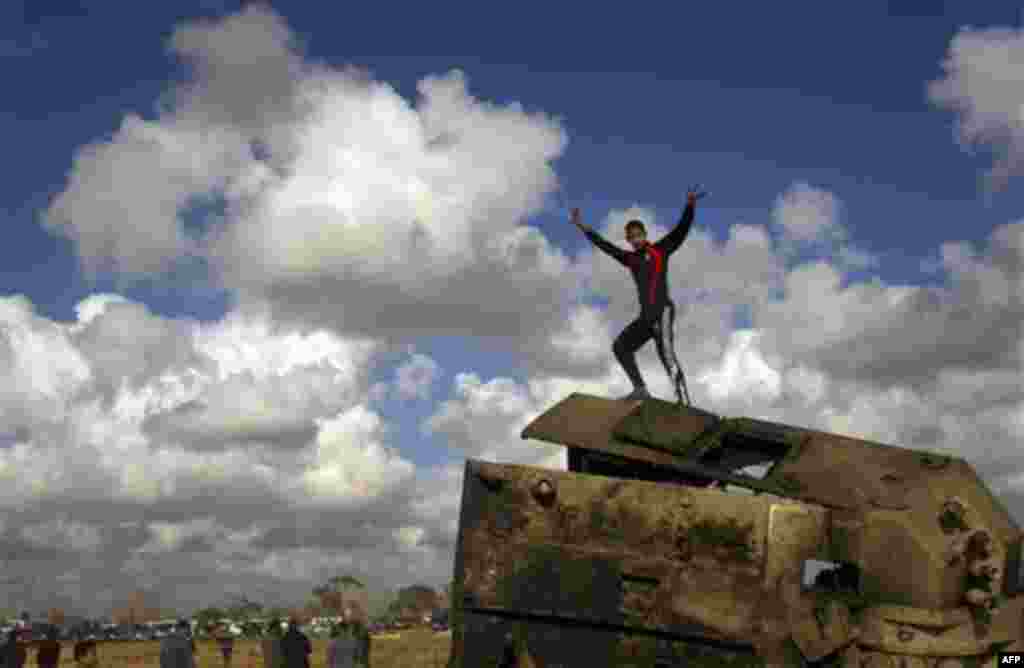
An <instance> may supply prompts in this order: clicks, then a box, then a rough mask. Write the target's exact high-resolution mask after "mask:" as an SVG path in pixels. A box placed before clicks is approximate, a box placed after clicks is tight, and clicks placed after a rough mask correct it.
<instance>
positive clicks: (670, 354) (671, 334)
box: [654, 301, 690, 405]
mask: <svg viewBox="0 0 1024 668" xmlns="http://www.w3.org/2000/svg"><path fill="white" fill-rule="evenodd" d="M675 321H676V306H675V304H673V303H672V302H671V301H670V302H668V304H667V305H666V306H665V309H664V310H663V311H662V312H661V316H660V317H659V318H658V321H657V325H656V327H655V334H656V336H655V339H654V341H655V344H656V345H657V348H658V357H659V358H660V359H661V364H662V366H664V367H665V373H667V374H668V380H669V382H670V383H672V386H673V387H674V388H675V392H676V399H677V400H678V401H679V403H683V401H684V400H685V401H686V404H687V405H690V393H689V391H688V390H687V388H686V376H685V375H683V367H682V365H681V364H680V363H679V358H678V357H676V346H675V338H676V337H675Z"/></svg>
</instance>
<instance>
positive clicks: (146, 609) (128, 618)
mask: <svg viewBox="0 0 1024 668" xmlns="http://www.w3.org/2000/svg"><path fill="white" fill-rule="evenodd" d="M159 614H160V611H159V610H158V609H157V608H155V607H150V606H149V605H147V595H146V593H145V592H142V591H139V590H136V591H134V592H132V593H131V594H130V595H129V596H128V601H127V602H126V603H124V604H123V605H120V606H118V607H116V608H115V609H114V612H113V614H112V615H111V616H112V617H113V620H114V623H115V624H131V625H134V624H145V623H146V622H155V621H156V620H157V619H159Z"/></svg>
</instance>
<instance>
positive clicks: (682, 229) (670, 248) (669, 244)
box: [654, 204, 694, 254]
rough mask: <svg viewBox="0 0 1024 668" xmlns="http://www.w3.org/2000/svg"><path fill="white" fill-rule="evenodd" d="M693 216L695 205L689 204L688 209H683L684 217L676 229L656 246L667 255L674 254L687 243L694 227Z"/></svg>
mask: <svg viewBox="0 0 1024 668" xmlns="http://www.w3.org/2000/svg"><path fill="white" fill-rule="evenodd" d="M693 216H694V210H693V205H692V204H687V205H686V208H685V209H683V216H682V218H680V219H679V222H678V223H677V224H676V226H675V228H673V229H672V231H671V232H669V233H668V234H666V235H665V236H664V237H662V238H661V240H659V241H658V242H657V243H656V244H654V245H655V246H657V247H658V248H660V249H662V250H663V251H665V253H666V254H671V253H674V252H675V250H676V249H677V248H679V247H680V246H682V245H683V242H684V241H686V236H687V235H688V234H689V233H690V228H691V227H692V226H693Z"/></svg>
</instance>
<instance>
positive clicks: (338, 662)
mask: <svg viewBox="0 0 1024 668" xmlns="http://www.w3.org/2000/svg"><path fill="white" fill-rule="evenodd" d="M355 665H356V637H355V635H354V634H353V633H352V628H351V627H350V625H349V623H348V622H347V621H345V620H342V621H341V622H340V623H338V624H335V625H334V626H333V627H332V628H331V640H330V642H328V643H327V664H326V668H355Z"/></svg>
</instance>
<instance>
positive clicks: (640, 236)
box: [626, 220, 647, 250]
mask: <svg viewBox="0 0 1024 668" xmlns="http://www.w3.org/2000/svg"><path fill="white" fill-rule="evenodd" d="M626 241H628V242H629V245H630V246H632V247H633V250H640V248H641V247H642V246H643V245H644V244H645V243H647V228H646V227H644V224H643V223H641V222H640V221H639V220H631V221H629V222H628V223H626Z"/></svg>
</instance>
